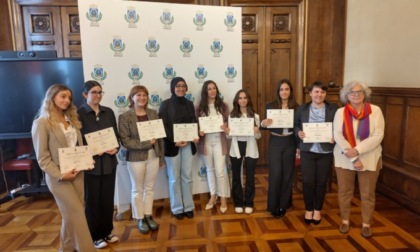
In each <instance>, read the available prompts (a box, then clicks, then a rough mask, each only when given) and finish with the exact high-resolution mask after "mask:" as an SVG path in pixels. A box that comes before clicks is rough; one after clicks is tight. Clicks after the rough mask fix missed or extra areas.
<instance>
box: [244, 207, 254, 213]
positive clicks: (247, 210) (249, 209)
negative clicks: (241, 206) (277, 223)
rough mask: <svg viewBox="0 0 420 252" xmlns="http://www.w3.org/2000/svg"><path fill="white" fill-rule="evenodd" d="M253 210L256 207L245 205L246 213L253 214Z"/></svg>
mask: <svg viewBox="0 0 420 252" xmlns="http://www.w3.org/2000/svg"><path fill="white" fill-rule="evenodd" d="M252 212H254V208H252V207H245V213H246V214H252Z"/></svg>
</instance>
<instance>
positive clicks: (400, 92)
mask: <svg viewBox="0 0 420 252" xmlns="http://www.w3.org/2000/svg"><path fill="white" fill-rule="evenodd" d="M419 86H420V84H419ZM371 89H372V96H392V97H420V88H396V87H371Z"/></svg>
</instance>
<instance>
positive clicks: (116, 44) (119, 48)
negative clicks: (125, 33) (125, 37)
mask: <svg viewBox="0 0 420 252" xmlns="http://www.w3.org/2000/svg"><path fill="white" fill-rule="evenodd" d="M109 46H110V47H111V50H112V51H114V57H122V56H123V54H122V53H123V51H124V50H125V43H124V42H123V41H122V39H121V36H118V35H115V36H114V37H113V38H112V42H111V44H110V45H109Z"/></svg>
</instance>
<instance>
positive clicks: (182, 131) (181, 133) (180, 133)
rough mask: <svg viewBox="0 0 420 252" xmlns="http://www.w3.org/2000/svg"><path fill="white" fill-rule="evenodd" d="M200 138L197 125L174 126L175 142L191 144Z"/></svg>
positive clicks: (182, 124)
mask: <svg viewBox="0 0 420 252" xmlns="http://www.w3.org/2000/svg"><path fill="white" fill-rule="evenodd" d="M195 138H198V125H197V123H179V124H174V142H175V143H176V142H189V141H193V140H194V139H195Z"/></svg>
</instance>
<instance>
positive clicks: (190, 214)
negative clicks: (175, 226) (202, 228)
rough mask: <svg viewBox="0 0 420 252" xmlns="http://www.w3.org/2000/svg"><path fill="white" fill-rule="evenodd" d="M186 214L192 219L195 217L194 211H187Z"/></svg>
mask: <svg viewBox="0 0 420 252" xmlns="http://www.w3.org/2000/svg"><path fill="white" fill-rule="evenodd" d="M185 216H187V218H188V219H192V218H193V217H194V211H188V212H185Z"/></svg>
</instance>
